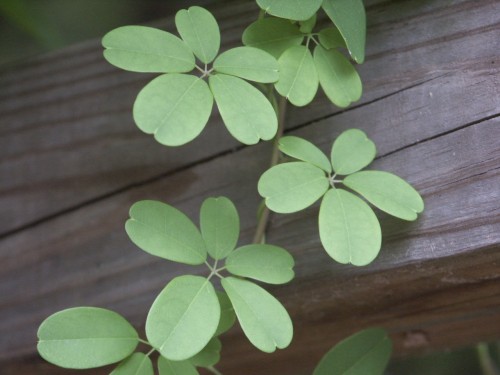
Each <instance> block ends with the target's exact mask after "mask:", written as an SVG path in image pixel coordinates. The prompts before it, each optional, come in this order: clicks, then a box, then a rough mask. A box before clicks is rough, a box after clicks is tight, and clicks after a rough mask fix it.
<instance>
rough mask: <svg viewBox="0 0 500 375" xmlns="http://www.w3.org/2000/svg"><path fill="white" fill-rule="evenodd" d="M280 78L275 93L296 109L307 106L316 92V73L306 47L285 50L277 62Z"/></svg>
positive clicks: (317, 81)
mask: <svg viewBox="0 0 500 375" xmlns="http://www.w3.org/2000/svg"><path fill="white" fill-rule="evenodd" d="M278 63H279V66H280V78H279V80H278V82H276V83H275V84H274V87H275V88H276V91H278V92H279V93H280V95H281V96H284V97H286V98H287V99H288V100H289V101H290V103H292V104H293V105H296V106H298V107H302V106H305V105H307V104H309V103H310V102H311V101H312V100H313V99H314V96H315V95H316V92H317V91H318V85H319V79H318V72H317V71H316V67H315V65H314V60H313V57H312V55H311V51H309V48H307V47H306V46H294V47H290V48H289V49H287V50H286V51H285V52H283V54H282V55H281V56H280V58H279V60H278Z"/></svg>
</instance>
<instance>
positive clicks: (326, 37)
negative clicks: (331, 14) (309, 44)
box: [318, 27, 346, 49]
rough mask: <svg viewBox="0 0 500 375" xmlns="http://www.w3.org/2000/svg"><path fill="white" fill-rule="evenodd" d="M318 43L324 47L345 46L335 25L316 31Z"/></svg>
mask: <svg viewBox="0 0 500 375" xmlns="http://www.w3.org/2000/svg"><path fill="white" fill-rule="evenodd" d="M318 39H319V43H320V44H321V45H322V46H323V47H324V48H326V49H332V48H339V47H346V45H345V40H344V38H342V35H341V34H340V31H339V30H338V29H337V28H336V27H328V28H326V29H323V30H321V31H320V32H319V33H318Z"/></svg>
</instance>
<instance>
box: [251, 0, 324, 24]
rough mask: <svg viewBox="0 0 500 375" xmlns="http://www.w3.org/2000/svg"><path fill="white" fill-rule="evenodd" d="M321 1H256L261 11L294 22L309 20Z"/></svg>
mask: <svg viewBox="0 0 500 375" xmlns="http://www.w3.org/2000/svg"><path fill="white" fill-rule="evenodd" d="M322 2H323V0H307V1H304V0H257V4H258V5H259V6H260V8H261V9H263V10H265V11H266V13H269V14H271V15H273V16H276V17H280V18H287V19H290V20H296V21H305V20H307V19H309V18H311V17H312V16H313V15H314V14H315V13H316V12H317V11H318V9H319V8H320V6H321V3H322Z"/></svg>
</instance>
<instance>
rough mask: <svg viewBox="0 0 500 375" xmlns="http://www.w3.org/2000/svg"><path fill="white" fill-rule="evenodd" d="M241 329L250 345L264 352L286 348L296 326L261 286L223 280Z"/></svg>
mask: <svg viewBox="0 0 500 375" xmlns="http://www.w3.org/2000/svg"><path fill="white" fill-rule="evenodd" d="M222 286H223V288H224V290H225V291H226V292H227V294H228V296H229V299H230V300H231V303H232V304H233V306H234V310H235V311H236V316H237V317H238V320H239V322H240V325H241V328H242V329H243V332H245V335H246V336H247V337H248V339H249V340H250V342H251V343H252V344H253V345H255V346H256V347H257V348H258V349H260V350H262V351H263V352H267V353H272V352H274V351H275V350H276V348H278V349H283V348H286V347H287V346H288V345H289V344H290V342H291V341H292V336H293V325H292V321H291V319H290V316H289V315H288V313H287V311H286V310H285V308H284V307H283V305H282V304H281V303H280V302H279V301H278V300H277V299H276V298H274V297H273V296H272V295H271V294H269V293H268V292H266V291H265V290H264V289H262V288H261V287H260V286H258V285H256V284H254V283H252V282H250V281H247V280H242V279H237V278H235V277H226V278H224V279H222Z"/></svg>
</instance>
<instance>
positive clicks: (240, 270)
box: [226, 244, 294, 284]
mask: <svg viewBox="0 0 500 375" xmlns="http://www.w3.org/2000/svg"><path fill="white" fill-rule="evenodd" d="M293 266H294V260H293V257H292V256H291V255H290V253H289V252H288V251H286V250H285V249H283V248H281V247H278V246H273V245H266V244H255V245H247V246H242V247H240V248H238V249H236V250H235V251H234V252H232V253H231V254H229V256H228V257H227V259H226V268H227V270H228V271H229V272H231V273H232V274H233V275H236V276H242V277H249V278H251V279H255V280H259V281H264V282H266V283H269V284H284V283H287V282H289V281H290V280H292V279H293V277H294V272H293Z"/></svg>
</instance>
